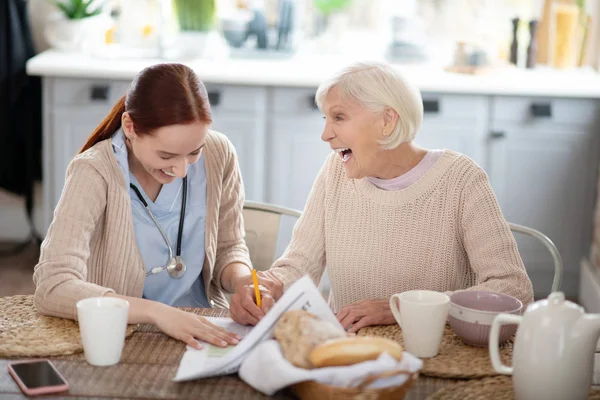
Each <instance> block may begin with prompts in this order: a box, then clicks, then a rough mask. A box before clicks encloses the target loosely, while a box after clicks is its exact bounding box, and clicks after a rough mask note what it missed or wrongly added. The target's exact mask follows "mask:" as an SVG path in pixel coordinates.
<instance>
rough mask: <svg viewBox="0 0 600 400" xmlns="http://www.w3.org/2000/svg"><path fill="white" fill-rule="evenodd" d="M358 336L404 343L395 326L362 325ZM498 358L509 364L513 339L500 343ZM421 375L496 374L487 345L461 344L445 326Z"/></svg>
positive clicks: (477, 375)
mask: <svg viewBox="0 0 600 400" xmlns="http://www.w3.org/2000/svg"><path fill="white" fill-rule="evenodd" d="M358 335H359V336H366V335H370V336H381V337H385V338H388V339H392V340H395V341H397V342H399V343H400V344H401V345H402V346H404V340H403V339H402V331H401V330H400V327H399V326H398V325H388V326H373V327H367V328H363V329H361V330H360V331H359V332H358ZM500 357H501V358H502V362H503V363H504V364H505V365H511V361H512V342H510V341H509V342H507V343H505V344H503V345H501V346H500ZM421 374H423V375H428V376H435V377H439V378H460V379H467V378H469V379H471V378H485V377H488V376H495V375H498V373H497V372H496V371H495V370H494V368H493V367H492V362H491V360H490V355H489V350H488V348H487V347H473V346H469V345H467V344H464V343H463V341H462V339H461V338H459V337H458V336H456V335H455V334H454V332H453V331H452V329H451V328H450V326H449V325H446V328H445V330H444V336H443V337H442V344H441V345H440V351H439V353H438V355H437V356H435V357H433V358H425V359H423V368H422V369H421Z"/></svg>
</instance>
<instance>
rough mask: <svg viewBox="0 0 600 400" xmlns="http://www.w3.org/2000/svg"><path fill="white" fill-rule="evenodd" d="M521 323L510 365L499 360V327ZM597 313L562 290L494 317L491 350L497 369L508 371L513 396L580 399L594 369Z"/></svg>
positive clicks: (530, 399)
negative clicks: (517, 312)
mask: <svg viewBox="0 0 600 400" xmlns="http://www.w3.org/2000/svg"><path fill="white" fill-rule="evenodd" d="M505 324H519V328H518V329H517V336H516V339H515V344H514V348H513V361H512V364H513V366H512V368H511V367H507V366H505V365H503V364H502V362H501V360H500V353H499V349H498V336H499V333H500V327H501V326H502V325H505ZM599 336H600V314H585V312H584V310H583V307H581V306H579V305H577V304H575V303H573V302H570V301H565V295H564V294H563V293H561V292H554V293H551V294H550V296H548V298H547V299H545V300H540V301H537V302H535V303H533V304H530V305H529V306H528V307H527V310H526V311H525V313H524V314H523V316H518V315H510V314H499V315H498V316H496V318H495V319H494V322H493V323H492V330H491V332H490V342H489V351H490V357H491V359H492V365H493V366H494V369H495V370H496V372H498V373H501V374H505V375H512V376H513V379H512V380H513V386H514V391H515V396H516V399H517V400H537V399H546V400H554V399H556V400H564V399H569V400H579V399H581V400H584V399H587V398H588V394H589V390H590V385H591V383H592V374H593V370H594V353H595V351H596V343H597V341H598V337H599Z"/></svg>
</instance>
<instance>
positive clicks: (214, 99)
mask: <svg viewBox="0 0 600 400" xmlns="http://www.w3.org/2000/svg"><path fill="white" fill-rule="evenodd" d="M208 102H209V103H210V105H211V106H218V105H219V104H220V103H221V92H208Z"/></svg>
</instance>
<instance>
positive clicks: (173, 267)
mask: <svg viewBox="0 0 600 400" xmlns="http://www.w3.org/2000/svg"><path fill="white" fill-rule="evenodd" d="M182 185H183V193H182V199H181V211H180V214H179V228H178V230H177V249H176V253H175V258H173V247H172V246H171V242H170V241H169V239H168V238H167V235H166V234H165V232H164V231H163V229H162V227H161V226H160V224H159V223H158V221H157V219H156V217H155V216H154V213H153V212H152V210H150V206H149V205H148V202H147V201H146V200H145V199H144V196H142V193H141V192H140V190H139V189H138V188H137V187H136V186H135V185H134V184H133V183H130V184H129V187H131V188H132V189H133V191H134V192H135V194H136V195H137V197H138V198H139V199H140V201H141V202H142V204H143V205H144V208H145V209H146V212H148V215H149V216H150V218H151V219H152V222H154V225H156V227H157V228H158V231H159V232H160V234H161V236H162V238H163V240H164V241H165V243H166V244H167V248H168V249H169V263H168V264H167V265H166V266H162V267H155V268H152V269H151V270H150V272H148V273H146V276H149V275H154V274H158V273H160V272H162V270H164V269H165V268H166V269H167V272H168V273H169V275H170V276H171V277H173V278H181V277H182V276H183V275H184V274H185V271H186V269H187V268H186V265H185V263H184V262H183V259H182V258H181V243H182V239H183V224H184V221H185V209H186V205H187V176H185V177H184V178H183V183H182Z"/></svg>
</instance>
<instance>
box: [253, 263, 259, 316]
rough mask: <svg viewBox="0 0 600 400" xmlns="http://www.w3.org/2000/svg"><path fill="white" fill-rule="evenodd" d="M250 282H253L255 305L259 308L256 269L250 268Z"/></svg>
mask: <svg viewBox="0 0 600 400" xmlns="http://www.w3.org/2000/svg"><path fill="white" fill-rule="evenodd" d="M252 282H253V283H254V296H255V297H256V305H257V306H258V307H259V308H260V290H259V289H258V277H257V276H256V270H255V269H253V270H252Z"/></svg>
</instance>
